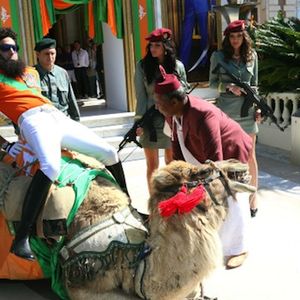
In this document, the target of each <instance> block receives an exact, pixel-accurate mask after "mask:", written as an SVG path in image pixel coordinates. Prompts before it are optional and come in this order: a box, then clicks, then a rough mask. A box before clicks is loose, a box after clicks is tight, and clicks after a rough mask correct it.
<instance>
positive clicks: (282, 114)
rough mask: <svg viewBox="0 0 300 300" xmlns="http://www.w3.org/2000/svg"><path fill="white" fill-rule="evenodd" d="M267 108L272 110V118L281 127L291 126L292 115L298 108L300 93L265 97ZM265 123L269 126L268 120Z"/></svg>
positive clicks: (276, 94)
mask: <svg viewBox="0 0 300 300" xmlns="http://www.w3.org/2000/svg"><path fill="white" fill-rule="evenodd" d="M266 101H267V103H268V105H269V106H271V107H272V108H273V111H274V116H275V117H276V118H277V120H278V123H279V124H280V125H281V126H282V127H288V126H290V125H291V117H292V115H293V114H294V113H295V112H296V111H297V110H298V109H299V107H300V93H271V94H269V95H268V96H267V97H266ZM265 122H266V123H268V124H270V123H271V119H270V118H268V119H267V120H266V121H265Z"/></svg>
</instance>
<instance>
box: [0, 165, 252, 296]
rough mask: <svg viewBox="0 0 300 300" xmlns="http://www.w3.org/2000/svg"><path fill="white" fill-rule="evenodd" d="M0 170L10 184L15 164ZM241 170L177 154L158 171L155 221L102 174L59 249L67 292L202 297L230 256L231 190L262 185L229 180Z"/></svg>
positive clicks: (154, 184)
mask: <svg viewBox="0 0 300 300" xmlns="http://www.w3.org/2000/svg"><path fill="white" fill-rule="evenodd" d="M2 165H3V164H2ZM0 166H1V165H0ZM2 169H3V170H4V171H3V170H2ZM0 170H1V176H0V179H1V180H0V183H1V184H0V185H1V186H2V189H3V184H4V182H5V181H6V178H7V177H8V175H9V174H11V173H10V172H11V170H10V169H8V168H7V167H4V168H2V167H1V168H0ZM235 170H236V171H237V172H236V173H237V174H238V175H239V176H240V175H241V174H244V173H245V172H244V170H246V166H245V165H243V164H240V163H239V162H237V161H225V162H220V163H218V164H216V163H212V162H209V163H206V164H204V165H202V166H201V167H198V166H193V165H191V164H189V163H186V162H183V161H174V162H172V163H170V164H169V165H167V166H165V167H163V168H161V169H159V170H157V171H156V172H155V173H154V174H153V177H152V181H151V191H153V193H152V195H151V197H150V199H149V212H150V217H149V221H148V223H147V228H145V226H144V225H145V224H143V223H142V219H141V218H140V217H139V215H138V213H137V212H136V211H135V210H134V209H133V208H132V207H131V204H130V199H129V198H128V196H127V195H126V194H125V193H124V192H122V190H121V189H120V188H119V187H118V186H117V185H116V184H115V183H113V182H112V181H111V180H108V179H107V178H106V177H100V176H98V177H96V178H95V179H94V180H93V181H92V183H91V185H90V188H89V191H88V193H87V195H86V197H85V200H84V202H83V203H82V204H81V206H80V207H79V210H78V211H77V214H76V215H75V217H74V220H73V221H72V222H71V224H70V226H69V228H68V234H67V236H66V237H65V240H64V242H63V245H62V247H61V249H60V250H59V263H58V268H59V273H61V277H60V280H61V281H62V283H63V286H64V288H65V290H66V292H67V295H68V296H67V297H69V298H70V299H72V300H83V299H90V300H106V299H107V300H108V299H109V300H112V299H131V300H133V299H141V298H142V299H154V300H156V299H160V300H169V299H172V300H174V299H175V300H183V299H200V298H199V297H200V292H201V289H200V285H201V282H202V281H203V279H204V278H205V277H206V276H208V275H209V274H210V272H212V271H213V270H214V269H215V268H216V267H217V266H219V265H220V264H221V263H222V246H221V244H220V239H219V235H218V229H219V226H220V224H221V223H222V221H223V220H224V218H225V217H226V213H227V198H228V196H229V195H232V196H233V197H234V195H235V193H236V192H244V191H248V192H254V189H253V187H251V186H249V185H247V184H245V183H241V182H237V181H232V180H230V179H228V177H227V175H226V173H228V171H230V173H231V174H232V173H235V172H234V171H235ZM241 170H242V171H241ZM3 172H4V173H5V172H6V173H5V174H4V173H3ZM7 172H8V173H7ZM240 177H241V176H240ZM242 178H243V176H242ZM240 181H243V180H240ZM25 185H27V186H28V180H26V184H25ZM55 271H56V270H55Z"/></svg>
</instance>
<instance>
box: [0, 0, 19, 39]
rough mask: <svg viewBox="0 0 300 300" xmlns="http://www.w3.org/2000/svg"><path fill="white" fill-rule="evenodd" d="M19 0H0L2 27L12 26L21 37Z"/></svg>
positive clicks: (0, 23)
mask: <svg viewBox="0 0 300 300" xmlns="http://www.w3.org/2000/svg"><path fill="white" fill-rule="evenodd" d="M18 10H19V8H18V4H17V0H1V1H0V27H11V28H12V29H13V30H14V31H15V32H16V33H17V34H18V38H20V24H19V13H18Z"/></svg>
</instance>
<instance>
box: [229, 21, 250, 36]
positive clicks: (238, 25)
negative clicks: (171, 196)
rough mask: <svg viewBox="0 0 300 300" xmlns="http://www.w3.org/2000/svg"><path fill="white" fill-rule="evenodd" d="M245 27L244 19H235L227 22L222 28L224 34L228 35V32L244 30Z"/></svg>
mask: <svg viewBox="0 0 300 300" xmlns="http://www.w3.org/2000/svg"><path fill="white" fill-rule="evenodd" d="M245 28H246V25H245V21H244V20H236V21H233V22H231V23H229V24H228V26H227V27H226V28H225V30H224V35H228V34H229V33H230V32H240V31H244V30H245Z"/></svg>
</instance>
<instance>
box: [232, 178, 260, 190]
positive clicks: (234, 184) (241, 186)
mask: <svg viewBox="0 0 300 300" xmlns="http://www.w3.org/2000/svg"><path fill="white" fill-rule="evenodd" d="M228 184H229V187H230V189H231V190H232V191H234V192H240V193H243V192H248V193H255V192H256V187H254V186H253V185H250V184H246V183H241V182H238V181H233V180H228Z"/></svg>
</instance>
